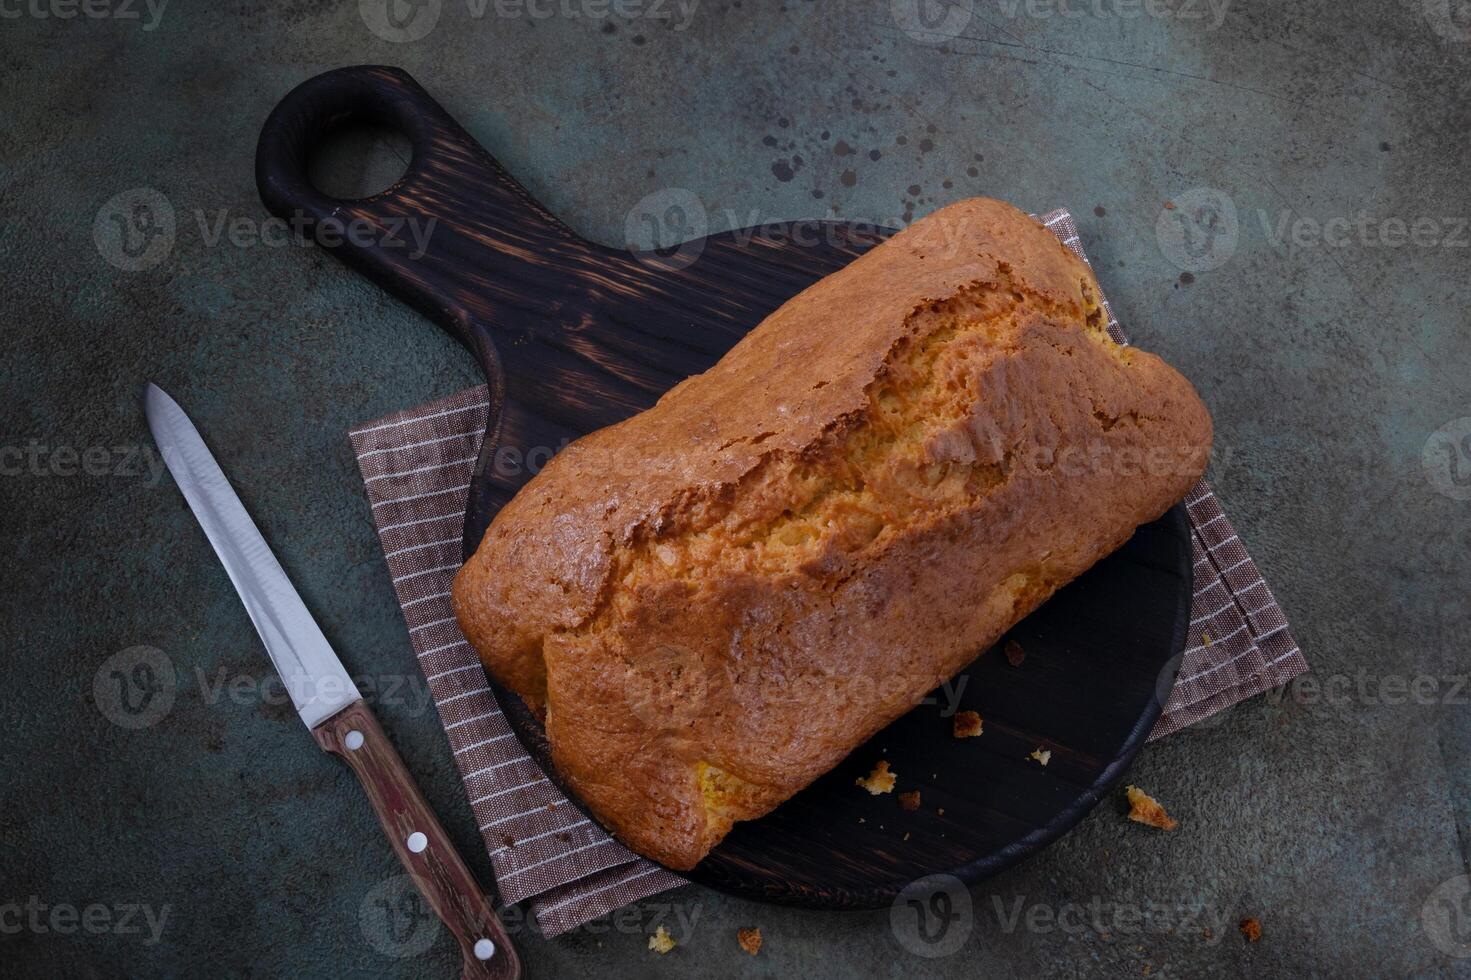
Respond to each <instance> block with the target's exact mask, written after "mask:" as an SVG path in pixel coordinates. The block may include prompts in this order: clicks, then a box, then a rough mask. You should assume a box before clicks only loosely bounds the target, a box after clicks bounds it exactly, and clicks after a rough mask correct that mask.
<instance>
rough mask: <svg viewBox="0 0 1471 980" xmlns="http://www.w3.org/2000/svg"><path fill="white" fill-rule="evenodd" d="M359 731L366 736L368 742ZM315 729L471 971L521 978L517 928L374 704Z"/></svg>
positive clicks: (494, 979)
mask: <svg viewBox="0 0 1471 980" xmlns="http://www.w3.org/2000/svg"><path fill="white" fill-rule="evenodd" d="M353 733H357V734H358V735H361V736H362V742H361V744H358V743H357V740H356V737H355V736H353ZM312 734H313V735H314V736H316V739H317V743H318V744H319V745H321V746H322V748H324V749H326V750H327V751H328V752H331V753H332V754H333V755H336V756H341V757H342V759H343V760H344V761H345V762H346V763H347V764H348V766H349V768H351V769H352V771H353V772H354V773H355V774H356V775H357V777H358V781H359V782H360V783H362V786H363V790H364V791H365V792H366V793H367V794H368V801H369V802H370V803H371V804H372V805H373V812H374V813H376V814H377V816H378V822H379V823H380V824H381V825H382V827H383V832H384V834H386V835H387V836H388V840H389V842H390V843H391V844H392V845H393V851H394V853H395V854H397V855H398V859H399V861H400V862H402V864H403V866H404V869H405V870H406V871H408V873H409V875H410V876H411V877H412V878H413V879H414V885H415V886H416V887H417V888H418V889H419V893H420V894H422V895H423V896H424V899H425V901H427V902H428V903H429V907H430V908H432V909H433V910H434V914H435V915H437V916H439V919H440V921H441V922H443V923H444V924H445V926H446V927H447V928H448V929H449V931H450V932H451V933H453V934H454V937H455V941H456V942H458V943H459V944H460V951H461V953H462V957H463V960H464V975H465V976H466V977H476V978H484V980H517V978H519V977H520V976H521V960H520V957H518V956H517V955H516V949H515V947H514V946H513V945H512V944H511V938H510V936H509V935H507V933H506V930H505V927H504V926H502V925H501V922H500V919H498V918H497V917H496V914H495V909H494V907H493V906H492V905H491V903H490V899H489V898H487V897H486V895H485V893H484V892H483V891H482V890H481V888H480V885H479V883H477V882H476V881H475V876H474V875H472V874H471V873H470V869H469V868H467V867H466V866H465V862H464V860H463V859H462V858H461V857H460V855H459V852H458V851H456V850H455V848H454V845H453V844H451V843H450V840H449V837H448V836H447V835H446V834H445V832H444V828H443V827H441V826H440V825H439V819H438V818H437V817H436V816H435V815H434V811H433V810H431V809H430V808H429V804H428V803H427V802H425V800H424V797H423V795H422V794H421V793H420V792H419V788H418V787H417V786H416V785H415V784H414V779H413V777H412V776H411V775H409V771H408V769H407V768H406V767H405V766H404V764H403V760H402V759H400V758H399V755H398V753H397V752H396V751H394V748H393V745H392V744H391V743H390V742H389V741H388V736H386V735H385V734H384V733H383V729H382V728H381V727H379V725H378V719H377V718H376V717H374V715H373V712H372V711H370V710H369V709H368V707H367V705H365V704H363V702H361V701H355V702H353V703H352V704H350V705H348V706H347V707H346V708H344V709H343V710H342V711H339V712H338V713H337V714H335V715H333V716H332V717H331V718H328V719H327V720H326V721H324V722H323V723H322V724H320V725H318V726H317V727H316V728H314V729H312ZM350 737H351V738H350ZM353 745H357V747H356V748H353V747H352V746H353ZM416 833H419V834H423V835H424V838H425V839H424V847H423V848H422V849H421V850H418V851H415V850H414V849H413V848H412V847H411V846H410V838H411V837H412V836H413V835H414V834H416ZM486 939H488V940H490V941H491V942H492V943H494V944H495V948H494V952H493V953H492V954H491V956H490V958H489V959H484V960H482V959H481V958H480V957H478V956H477V955H476V953H475V945H476V943H477V942H480V941H482V940H486Z"/></svg>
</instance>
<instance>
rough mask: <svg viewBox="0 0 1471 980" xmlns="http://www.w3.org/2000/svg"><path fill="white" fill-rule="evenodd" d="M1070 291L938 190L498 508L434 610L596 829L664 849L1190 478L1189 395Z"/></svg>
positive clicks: (791, 789)
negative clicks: (523, 715) (928, 206)
mask: <svg viewBox="0 0 1471 980" xmlns="http://www.w3.org/2000/svg"><path fill="white" fill-rule="evenodd" d="M1098 296H1099V291H1098V286H1097V283H1096V281H1095V280H1094V278H1093V275H1092V272H1091V271H1090V270H1089V269H1088V268H1087V266H1086V265H1085V264H1084V263H1082V262H1081V261H1079V260H1078V259H1077V258H1076V257H1075V256H1074V255H1072V253H1070V252H1069V251H1068V250H1067V249H1066V248H1064V247H1063V246H1062V245H1061V244H1060V243H1059V242H1058V241H1057V239H1056V238H1055V237H1054V236H1053V235H1052V234H1051V233H1050V232H1048V231H1047V230H1046V229H1045V228H1043V227H1042V226H1041V225H1040V224H1038V223H1037V222H1036V221H1034V220H1033V219H1031V218H1029V217H1028V216H1027V215H1025V214H1023V213H1022V212H1020V211H1018V210H1016V209H1015V208H1013V207H1011V206H1009V205H1007V204H1004V203H1001V202H999V201H994V200H988V199H983V198H977V199H972V200H966V201H961V202H958V203H956V204H952V205H950V206H949V207H946V208H944V209H942V210H940V211H937V212H935V213H934V214H931V215H930V216H928V217H927V218H925V219H923V220H921V221H919V222H917V223H916V224H914V225H913V226H911V227H909V228H908V229H906V230H904V231H902V232H900V233H899V234H897V235H895V236H894V237H893V238H892V239H890V240H889V241H888V242H886V243H884V244H883V245H880V246H878V247H877V248H875V249H873V250H872V251H870V252H868V253H867V254H866V255H864V256H862V257H861V258H859V259H857V260H856V261H854V262H853V263H852V264H851V265H849V266H847V267H846V268H844V269H843V270H841V271H839V272H837V273H834V274H833V275H831V276H829V277H827V278H825V279H823V280H821V281H820V282H818V283H815V284H814V285H812V286H811V287H809V288H808V289H807V290H805V291H804V292H802V293H801V294H799V295H798V296H796V297H794V298H793V299H792V300H790V301H789V302H787V303H786V304H785V305H783V306H782V307H781V308H780V309H778V310H777V311H776V312H774V313H772V314H771V315H770V316H769V317H767V318H766V320H764V321H763V322H762V323H761V324H760V325H759V326H757V327H756V328H755V329H754V330H753V331H751V333H750V334H749V335H748V336H747V337H745V338H744V339H743V340H742V341H741V342H740V343H739V344H737V345H736V346H735V347H734V348H733V349H732V350H731V351H730V352H729V353H728V354H727V355H726V356H725V357H724V358H723V359H722V360H721V361H720V362H719V363H718V364H716V365H715V366H714V367H712V368H711V369H710V370H709V371H707V372H705V373H704V374H702V375H698V376H696V377H693V378H690V379H688V380H686V381H684V382H682V383H681V384H679V385H677V386H675V387H674V388H673V389H671V390H670V391H669V392H668V393H666V394H665V395H664V397H663V398H661V399H660V400H659V402H658V404H657V405H655V406H654V407H653V408H651V409H649V410H648V411H646V412H643V413H641V414H639V415H637V416H635V417H633V418H630V419H628V420H627V421H624V422H622V423H620V424H618V425H614V426H610V427H608V428H606V429H602V430H600V431H597V432H594V433H591V434H589V435H587V436H585V437H584V438H582V439H579V440H578V441H576V442H574V443H573V444H572V445H570V446H568V447H567V448H566V449H565V450H564V451H563V452H561V453H560V454H558V455H557V456H556V457H555V458H554V459H552V461H551V462H550V463H549V464H548V465H547V466H546V467H545V468H544V469H543V470H542V472H541V473H540V474H538V475H537V476H536V477H535V478H534V479H533V480H532V481H531V482H530V483H528V484H527V485H526V486H525V487H524V488H523V489H522V490H521V492H520V493H519V494H517V495H516V497H515V498H514V499H513V500H512V501H511V502H510V503H509V504H507V505H506V506H505V507H504V508H503V509H502V510H501V511H500V513H499V514H498V515H497V516H496V518H495V520H494V522H493V523H492V524H491V526H490V528H489V529H488V530H487V531H486V534H485V537H484V539H483V540H482V542H481V544H480V547H479V549H478V550H477V551H476V553H475V554H474V556H473V557H472V558H471V559H470V561H469V562H468V563H466V565H465V566H464V568H463V569H461V571H460V573H459V574H458V575H457V576H456V578H455V584H454V605H455V611H456V614H457V616H458V618H459V621H460V625H461V627H462V628H463V630H464V633H465V636H466V637H467V638H468V639H469V641H470V642H471V643H472V644H473V645H474V646H475V647H476V649H477V650H478V651H479V653H480V655H481V658H482V659H483V661H484V663H485V666H486V668H487V669H488V670H489V671H490V672H491V673H492V674H493V675H494V676H495V677H496V678H497V679H498V680H499V681H500V682H501V683H502V684H504V685H506V686H507V687H509V688H510V689H511V690H513V691H515V692H516V693H518V694H519V695H521V697H522V698H523V699H525V700H526V702H527V703H528V704H529V705H531V706H532V708H533V709H535V710H537V711H538V712H539V713H541V715H542V717H543V718H544V720H545V722H546V730H547V736H548V739H549V741H550V744H551V752H552V758H553V761H554V762H555V764H556V766H557V768H558V769H559V770H560V772H561V773H562V775H563V776H564V777H565V778H566V780H567V781H568V782H569V783H570V785H571V786H572V787H573V789H574V790H575V791H576V792H577V794H578V795H579V797H580V798H581V799H582V800H583V801H584V802H585V803H586V804H587V805H588V806H589V807H590V808H591V809H592V811H593V812H594V813H595V814H596V815H597V817H598V818H599V819H600V820H601V821H602V822H603V823H604V824H605V825H606V826H608V827H609V828H610V829H612V830H613V831H614V832H615V833H616V834H617V835H618V836H619V837H620V838H621V839H622V840H623V841H624V842H626V843H627V844H628V845H629V846H630V847H631V848H633V849H634V850H636V851H638V852H639V853H641V854H644V855H646V856H648V857H651V858H653V859H655V860H657V861H659V862H661V863H663V864H665V865H667V866H669V867H672V868H678V869H687V868H690V867H692V866H693V865H694V864H695V863H697V862H698V861H699V860H700V858H702V857H703V856H704V855H705V854H706V853H707V852H708V851H709V850H710V848H711V847H713V846H714V845H715V843H717V842H718V841H719V840H720V839H721V838H722V837H723V836H724V835H725V833H726V832H727V831H728V830H729V829H730V827H731V825H732V823H733V822H734V821H737V820H747V819H752V818H754V817H757V816H760V815H761V814H763V813H766V812H767V811H769V810H770V809H772V808H773V807H775V806H776V805H777V804H778V803H780V802H781V801H783V800H785V799H787V798H788V797H790V796H791V795H792V794H794V793H795V792H797V791H798V790H800V789H801V788H802V787H804V786H806V785H807V784H808V783H810V782H811V781H812V780H813V779H815V778H816V777H817V776H819V775H821V774H822V773H823V772H826V771H827V770H828V769H830V768H832V767H833V766H834V765H836V764H837V763H838V762H839V761H841V760H842V759H843V758H844V756H846V755H847V754H848V753H849V752H850V751H852V749H854V748H855V747H857V746H858V745H859V744H861V743H862V742H863V741H865V740H866V739H868V738H869V737H871V736H872V735H873V734H875V733H876V732H878V731H879V730H880V729H882V728H883V727H884V726H886V725H887V724H889V723H890V722H891V721H893V720H894V719H895V718H897V717H898V716H899V715H901V714H903V713H904V712H906V711H908V710H909V709H910V708H911V707H912V706H914V705H915V704H916V703H918V702H919V701H920V699H922V698H923V697H924V696H925V695H926V694H927V693H928V692H929V691H930V690H932V689H934V688H935V687H936V686H937V685H939V684H940V683H942V682H944V681H946V680H948V679H949V678H950V677H952V676H953V675H954V674H955V673H957V672H958V671H959V670H960V669H961V668H963V667H964V666H965V665H966V664H968V663H969V662H970V661H971V660H972V659H974V657H975V656H976V654H977V653H979V652H980V651H981V650H983V649H985V648H986V647H987V646H989V645H990V644H992V643H994V642H995V641H996V640H997V639H998V638H999V637H1000V636H1001V635H1002V634H1003V633H1004V632H1005V631H1006V630H1007V629H1008V628H1009V627H1010V626H1011V625H1013V624H1014V623H1015V622H1016V621H1017V620H1019V619H1021V618H1022V617H1023V616H1025V615H1026V614H1027V613H1029V612H1030V611H1031V610H1032V609H1034V608H1036V607H1037V606H1038V605H1039V604H1041V603H1042V602H1043V601H1044V600H1045V599H1046V598H1047V597H1048V596H1050V595H1051V594H1052V593H1053V592H1054V591H1055V590H1056V589H1057V588H1059V587H1061V586H1062V585H1064V584H1065V583H1067V582H1068V581H1070V580H1072V579H1073V578H1075V577H1076V576H1077V575H1079V574H1081V573H1082V572H1083V571H1085V570H1086V569H1087V568H1089V567H1090V566H1091V565H1093V564H1094V562H1096V561H1097V560H1098V559H1100V558H1102V557H1103V556H1105V555H1107V554H1108V553H1109V552H1111V551H1113V550H1114V549H1116V548H1117V547H1118V546H1119V545H1121V544H1123V542H1125V541H1126V540H1128V538H1129V537H1130V536H1131V535H1132V534H1133V532H1134V529H1135V528H1136V527H1137V526H1138V525H1140V524H1142V523H1146V522H1148V521H1151V520H1153V519H1155V518H1157V517H1158V516H1159V515H1160V514H1162V513H1163V512H1164V511H1165V510H1167V509H1168V508H1169V507H1170V506H1171V505H1172V504H1174V503H1175V502H1176V501H1177V500H1179V499H1180V498H1181V497H1182V496H1183V495H1184V494H1185V493H1186V492H1187V491H1188V489H1189V488H1190V487H1191V486H1192V485H1193V484H1194V483H1195V481H1196V480H1197V479H1198V478H1199V477H1200V475H1201V473H1202V472H1203V470H1204V468H1205V463H1206V460H1207V457H1208V455H1209V450H1210V442H1211V423H1210V417H1209V415H1208V413H1207V412H1206V409H1205V407H1204V405H1202V404H1201V402H1200V399H1199V397H1198V396H1197V395H1196V393H1195V390H1194V389H1193V388H1192V387H1191V386H1190V384H1189V382H1187V381H1186V380H1185V379H1184V378H1182V377H1181V376H1180V375H1179V374H1178V373H1176V372H1175V371H1174V370H1173V369H1171V368H1170V367H1169V366H1168V365H1166V364H1165V363H1164V362H1163V361H1161V360H1160V359H1159V358H1158V357H1155V356H1154V355H1152V354H1148V353H1145V352H1143V351H1140V350H1138V349H1136V348H1132V347H1123V346H1120V345H1118V344H1116V343H1114V342H1113V341H1112V340H1111V339H1109V337H1108V336H1107V333H1106V330H1105V326H1104V323H1103V313H1102V310H1101V308H1100V306H1099V303H1098Z"/></svg>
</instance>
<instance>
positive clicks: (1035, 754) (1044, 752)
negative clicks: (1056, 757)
mask: <svg viewBox="0 0 1471 980" xmlns="http://www.w3.org/2000/svg"><path fill="white" fill-rule="evenodd" d="M1027 758H1028V759H1036V760H1037V761H1038V762H1040V763H1042V765H1044V766H1045V765H1047V763H1049V762H1051V761H1052V750H1051V749H1044V748H1042V746H1040V745H1039V746H1037V747H1036V748H1035V749H1033V750H1032V754H1031V755H1029V756H1027Z"/></svg>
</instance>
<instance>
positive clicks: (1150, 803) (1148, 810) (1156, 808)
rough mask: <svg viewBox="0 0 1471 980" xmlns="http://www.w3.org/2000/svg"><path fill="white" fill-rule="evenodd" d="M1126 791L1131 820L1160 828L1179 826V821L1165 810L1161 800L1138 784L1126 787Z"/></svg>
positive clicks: (1167, 828) (1170, 828)
mask: <svg viewBox="0 0 1471 980" xmlns="http://www.w3.org/2000/svg"><path fill="white" fill-rule="evenodd" d="M1124 792H1125V793H1127V794H1128V796H1129V819H1130V820H1133V821H1135V822H1136V823H1142V824H1148V825H1149V826H1151V827H1158V828H1159V829H1160V830H1174V829H1175V828H1176V827H1178V826H1179V823H1178V822H1177V821H1175V820H1172V819H1170V815H1169V814H1168V813H1166V812H1165V808H1164V807H1162V806H1160V805H1159V801H1157V800H1156V799H1155V798H1154V797H1152V796H1150V795H1149V794H1148V793H1146V792H1144V790H1142V789H1140V788H1139V787H1138V786H1128V787H1125V789H1124Z"/></svg>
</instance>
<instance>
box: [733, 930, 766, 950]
mask: <svg viewBox="0 0 1471 980" xmlns="http://www.w3.org/2000/svg"><path fill="white" fill-rule="evenodd" d="M736 942H738V943H740V944H741V949H744V950H745V951H746V952H748V953H750V954H751V955H752V956H755V955H756V954H757V953H759V952H761V928H760V927H759V926H752V927H751V928H749V929H741V930H740V931H738V932H737V933H736Z"/></svg>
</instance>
